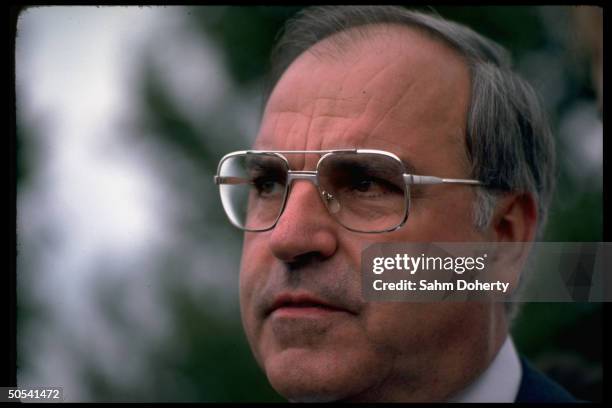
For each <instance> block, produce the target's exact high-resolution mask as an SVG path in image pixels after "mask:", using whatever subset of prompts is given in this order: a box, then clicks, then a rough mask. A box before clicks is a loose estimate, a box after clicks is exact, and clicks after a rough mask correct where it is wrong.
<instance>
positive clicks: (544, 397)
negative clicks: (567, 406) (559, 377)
mask: <svg viewBox="0 0 612 408" xmlns="http://www.w3.org/2000/svg"><path fill="white" fill-rule="evenodd" d="M520 359H521V366H522V367H523V378H522V379H521V384H520V386H519V391H518V394H517V396H516V402H582V401H579V400H577V399H576V398H574V396H573V395H572V394H570V393H569V392H567V391H566V390H565V389H564V388H563V387H561V386H560V385H559V384H557V383H556V382H554V381H553V380H551V379H550V378H548V377H546V376H545V375H544V374H542V373H541V372H540V371H538V370H537V369H536V368H534V367H533V366H532V365H531V364H529V362H528V361H527V360H526V359H525V358H523V357H520Z"/></svg>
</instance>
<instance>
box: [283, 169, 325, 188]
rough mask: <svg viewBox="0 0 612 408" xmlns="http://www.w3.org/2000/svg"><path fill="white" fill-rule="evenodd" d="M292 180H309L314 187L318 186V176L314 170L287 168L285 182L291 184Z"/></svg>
mask: <svg viewBox="0 0 612 408" xmlns="http://www.w3.org/2000/svg"><path fill="white" fill-rule="evenodd" d="M293 180H309V181H311V182H312V183H313V184H314V185H315V187H319V178H318V177H317V172H316V171H315V170H300V171H295V170H289V171H288V172H287V184H291V182H292V181H293Z"/></svg>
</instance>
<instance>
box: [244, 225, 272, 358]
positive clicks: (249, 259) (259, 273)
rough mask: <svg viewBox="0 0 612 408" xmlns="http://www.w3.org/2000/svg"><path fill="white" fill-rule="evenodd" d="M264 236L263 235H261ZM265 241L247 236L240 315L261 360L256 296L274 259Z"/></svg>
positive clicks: (250, 341)
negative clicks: (270, 255) (269, 253)
mask: <svg viewBox="0 0 612 408" xmlns="http://www.w3.org/2000/svg"><path fill="white" fill-rule="evenodd" d="M259 234H263V233H259ZM265 242H266V241H265V240H264V239H261V237H259V236H253V235H252V234H250V233H246V234H245V238H244V245H243V249H242V261H241V265H240V285H239V287H240V313H241V316H242V324H243V326H244V330H245V333H246V335H247V339H248V341H249V343H250V345H251V348H252V349H253V352H254V354H255V357H256V359H257V360H259V353H258V350H257V349H258V347H257V340H258V338H259V336H260V332H261V327H260V320H259V319H258V318H257V314H256V307H255V298H254V294H255V293H256V291H257V288H259V287H261V286H263V285H264V284H265V282H266V279H267V271H269V270H270V266H271V265H272V259H271V258H270V257H269V255H268V252H267V251H265V250H264V249H265V247H266V246H265V245H264V244H265Z"/></svg>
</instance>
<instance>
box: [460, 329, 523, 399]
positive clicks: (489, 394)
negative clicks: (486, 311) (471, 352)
mask: <svg viewBox="0 0 612 408" xmlns="http://www.w3.org/2000/svg"><path fill="white" fill-rule="evenodd" d="M522 376H523V370H522V368H521V362H520V360H519V357H518V353H517V352H516V348H514V342H513V341H512V339H511V338H510V336H508V337H506V340H505V341H504V344H503V345H502V347H501V348H500V349H499V351H498V352H497V355H496V356H495V358H494V359H493V361H492V362H491V364H490V365H489V367H488V368H487V369H486V370H485V372H484V373H482V374H481V375H480V376H479V377H478V378H476V380H474V381H473V382H472V383H471V384H470V385H468V386H467V387H466V388H465V389H463V390H462V391H460V392H459V393H458V394H456V395H455V396H454V397H453V398H451V399H450V402H514V400H515V399H516V395H517V394H518V390H519V386H520V385H521V377H522Z"/></svg>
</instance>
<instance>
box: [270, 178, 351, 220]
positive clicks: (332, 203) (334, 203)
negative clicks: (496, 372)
mask: <svg viewBox="0 0 612 408" xmlns="http://www.w3.org/2000/svg"><path fill="white" fill-rule="evenodd" d="M293 180H308V181H310V182H312V183H313V184H314V185H315V187H316V188H317V190H318V191H319V198H321V199H322V200H323V203H324V204H325V207H326V208H327V210H328V211H329V212H330V213H331V214H336V213H337V212H338V211H340V208H341V207H340V203H339V202H338V200H337V199H336V197H334V195H333V194H331V193H330V192H328V191H325V190H322V189H321V188H320V185H319V177H318V172H317V171H316V170H300V171H294V170H289V171H288V172H287V186H288V188H287V195H286V197H285V203H284V205H283V211H281V215H282V212H284V210H285V205H286V204H287V200H288V199H289V191H290V186H291V183H292V182H293ZM279 218H280V215H279ZM277 221H278V219H277Z"/></svg>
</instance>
